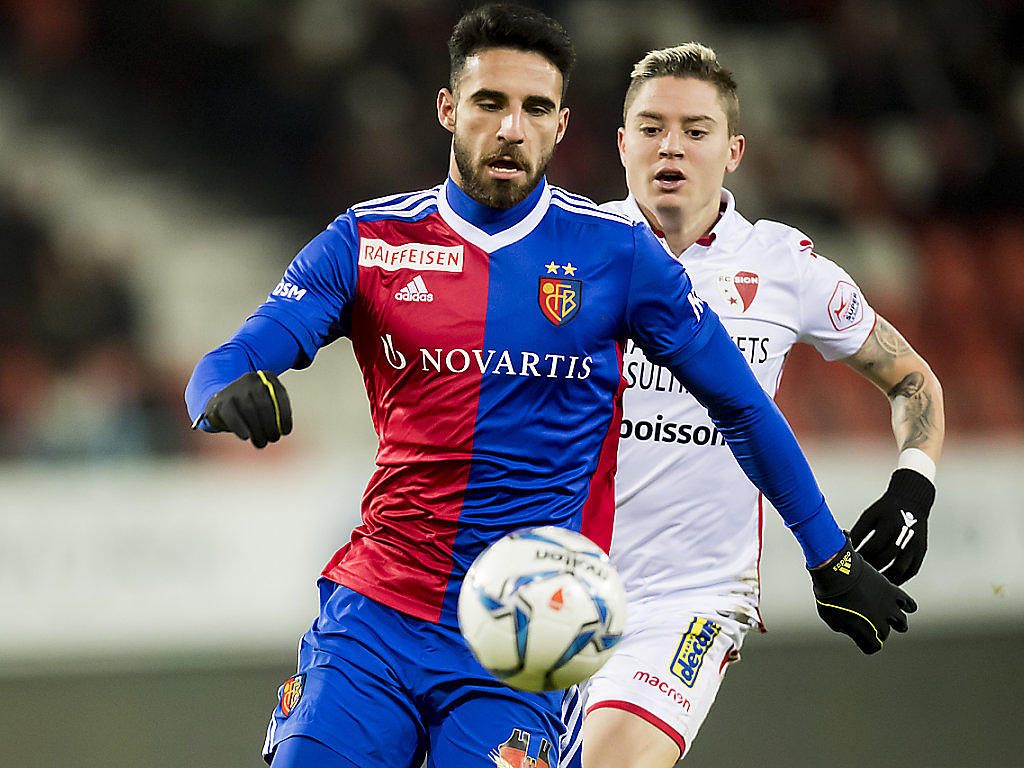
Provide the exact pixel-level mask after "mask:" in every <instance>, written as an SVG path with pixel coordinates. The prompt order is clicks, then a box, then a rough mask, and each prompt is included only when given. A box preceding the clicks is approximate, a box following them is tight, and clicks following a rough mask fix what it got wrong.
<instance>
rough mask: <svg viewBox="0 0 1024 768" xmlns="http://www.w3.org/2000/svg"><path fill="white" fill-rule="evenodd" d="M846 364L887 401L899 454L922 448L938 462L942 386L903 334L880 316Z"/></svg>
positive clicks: (943, 424) (941, 416)
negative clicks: (890, 408) (882, 393)
mask: <svg viewBox="0 0 1024 768" xmlns="http://www.w3.org/2000/svg"><path fill="white" fill-rule="evenodd" d="M843 362H844V363H846V364H847V365H849V366H850V367H851V368H853V369H854V370H855V371H857V372H858V373H860V374H861V375H862V376H864V377H865V378H866V379H868V380H870V381H871V382H872V383H874V384H875V386H877V387H878V388H879V389H881V390H882V391H883V392H885V394H886V395H887V396H888V398H889V402H890V404H891V405H892V431H893V434H894V435H895V436H896V443H897V444H898V446H899V449H900V450H901V451H902V450H904V449H906V448H919V449H921V450H922V451H924V452H925V453H927V454H928V455H929V456H930V457H931V459H932V461H935V462H937V461H938V460H939V454H940V453H941V452H942V440H943V437H944V435H945V418H944V415H943V403H942V387H941V386H940V385H939V380H938V379H937V378H936V377H935V374H934V373H932V369H931V368H929V367H928V363H926V362H925V361H924V358H922V357H921V356H920V355H919V354H917V352H915V351H914V350H913V348H912V347H911V346H910V344H908V343H907V341H906V339H904V338H903V337H902V336H901V335H900V332H899V331H897V330H896V329H895V328H893V327H892V325H890V324H889V322H888V321H887V320H886V319H885V318H884V317H882V316H881V315H879V316H878V322H877V323H876V324H875V328H874V330H873V331H871V334H870V335H869V336H868V337H867V339H866V340H865V341H864V344H863V345H862V346H861V348H860V349H859V350H858V351H857V353H856V354H854V355H851V356H850V357H848V358H846V359H845V360H843Z"/></svg>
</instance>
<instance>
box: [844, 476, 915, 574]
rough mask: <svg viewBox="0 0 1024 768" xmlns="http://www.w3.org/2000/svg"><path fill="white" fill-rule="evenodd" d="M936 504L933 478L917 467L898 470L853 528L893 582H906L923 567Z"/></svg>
mask: <svg viewBox="0 0 1024 768" xmlns="http://www.w3.org/2000/svg"><path fill="white" fill-rule="evenodd" d="M934 503H935V486H934V485H933V484H932V481H931V480H929V479H928V478H927V477H925V476H924V475H922V474H921V473H920V472H915V471H914V470H913V469H897V470H896V471H895V472H893V473H892V479H891V480H889V487H888V488H886V490H885V493H883V494H882V497H881V498H880V499H879V500H878V501H876V502H875V503H874V504H872V505H871V506H870V507H868V508H867V509H865V510H864V512H863V514H861V516H860V519H859V520H858V521H857V524H856V525H854V526H853V529H852V530H851V531H850V539H851V541H853V546H854V547H855V548H856V550H857V551H858V552H860V554H862V555H863V556H864V559H865V560H867V561H868V562H869V563H871V564H872V565H873V566H875V568H877V569H878V571H879V572H880V573H883V574H885V577H886V578H887V579H889V581H891V582H892V583H893V584H902V583H903V582H905V581H907V579H909V578H911V577H912V576H914V575H915V574H916V573H917V572H918V571H919V570H920V569H921V563H922V561H924V554H925V551H927V549H928V513H929V512H930V511H931V508H932V504H934Z"/></svg>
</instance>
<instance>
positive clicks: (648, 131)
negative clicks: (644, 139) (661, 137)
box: [640, 125, 661, 136]
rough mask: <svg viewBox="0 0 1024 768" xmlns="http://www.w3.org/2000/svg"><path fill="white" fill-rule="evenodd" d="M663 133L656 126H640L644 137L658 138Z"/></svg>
mask: <svg viewBox="0 0 1024 768" xmlns="http://www.w3.org/2000/svg"><path fill="white" fill-rule="evenodd" d="M660 132H661V129H660V128H658V127H657V126H654V125H642V126H640V133H642V134H643V135H644V136H657V135H658V133H660Z"/></svg>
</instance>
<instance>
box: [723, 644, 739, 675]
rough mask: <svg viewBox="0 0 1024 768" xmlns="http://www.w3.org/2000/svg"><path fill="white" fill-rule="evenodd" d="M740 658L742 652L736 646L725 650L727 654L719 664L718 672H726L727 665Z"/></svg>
mask: <svg viewBox="0 0 1024 768" xmlns="http://www.w3.org/2000/svg"><path fill="white" fill-rule="evenodd" d="M739 660H740V652H739V651H737V650H736V646H735V645H733V646H732V647H730V648H729V650H728V651H726V652H725V656H723V657H722V663H721V664H719V665H718V674H720V675H721V674H723V673H724V672H725V667H726V666H727V665H728V664H731V663H732V662H734V661H739Z"/></svg>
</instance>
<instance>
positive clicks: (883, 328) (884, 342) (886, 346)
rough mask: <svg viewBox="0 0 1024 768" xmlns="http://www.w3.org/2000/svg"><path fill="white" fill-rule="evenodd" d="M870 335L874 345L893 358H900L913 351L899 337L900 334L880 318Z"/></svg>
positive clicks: (904, 340)
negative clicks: (872, 337)
mask: <svg viewBox="0 0 1024 768" xmlns="http://www.w3.org/2000/svg"><path fill="white" fill-rule="evenodd" d="M872 335H873V336H874V337H875V343H876V344H878V346H879V347H881V348H882V351H883V352H886V353H888V354H889V355H892V356H893V357H900V356H901V355H905V354H907V353H908V352H911V351H913V350H911V348H910V345H909V344H907V341H906V339H904V338H903V337H902V336H901V335H900V332H899V331H897V330H896V329H895V328H893V327H892V326H891V325H889V323H888V322H887V321H886V320H885V319H883V318H881V317H880V318H878V325H876V326H875V332H874V333H873V334H872Z"/></svg>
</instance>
